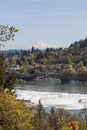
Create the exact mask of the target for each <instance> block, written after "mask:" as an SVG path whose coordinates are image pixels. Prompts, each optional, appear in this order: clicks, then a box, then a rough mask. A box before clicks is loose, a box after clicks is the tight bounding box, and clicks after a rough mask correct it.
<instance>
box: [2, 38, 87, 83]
mask: <svg viewBox="0 0 87 130" xmlns="http://www.w3.org/2000/svg"><path fill="white" fill-rule="evenodd" d="M1 53H4V54H5V58H6V63H7V65H8V68H7V74H8V75H9V73H10V72H15V75H16V78H17V79H18V80H19V81H22V80H23V81H27V82H31V81H34V82H35V81H37V80H38V81H40V80H42V81H43V80H45V81H46V80H50V79H53V80H55V79H56V80H57V82H58V84H60V83H61V84H68V83H71V82H72V81H73V82H75V83H78V82H79V83H83V84H87V39H85V40H80V41H78V42H75V43H73V44H71V45H70V46H69V47H68V48H46V49H45V50H39V49H38V48H34V47H32V48H31V50H8V51H2V52H1Z"/></svg>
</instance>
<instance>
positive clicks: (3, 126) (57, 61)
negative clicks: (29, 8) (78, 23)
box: [0, 25, 87, 130]
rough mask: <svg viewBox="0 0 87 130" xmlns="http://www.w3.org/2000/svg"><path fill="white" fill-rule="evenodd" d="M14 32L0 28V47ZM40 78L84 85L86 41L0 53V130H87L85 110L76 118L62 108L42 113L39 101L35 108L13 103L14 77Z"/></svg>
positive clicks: (7, 27) (11, 29) (31, 79)
mask: <svg viewBox="0 0 87 130" xmlns="http://www.w3.org/2000/svg"><path fill="white" fill-rule="evenodd" d="M16 32H18V29H16V28H15V27H13V26H12V27H9V26H4V25H0V42H1V43H2V44H0V46H3V42H6V41H9V40H14V34H15V33H16ZM48 74H49V75H48ZM44 75H45V77H44V78H46V79H45V80H46V81H47V80H48V79H49V77H50V76H51V78H58V79H60V80H61V83H63V84H65V83H69V82H71V81H72V80H75V81H81V82H86V81H87V39H85V40H81V41H79V42H75V43H74V44H73V45H71V46H70V47H69V48H67V49H66V48H65V49H62V48H59V49H53V48H47V49H46V50H39V49H35V48H34V47H32V49H31V50H28V51H26V50H21V51H11V52H10V51H8V52H2V51H1V53H0V130H87V114H86V110H87V109H84V110H83V112H84V113H83V114H84V115H83V116H82V117H81V118H78V117H76V116H75V115H72V114H70V113H68V112H67V111H64V110H62V109H59V110H57V111H55V110H54V108H52V109H51V110H50V113H46V111H45V110H44V108H43V105H42V104H41V102H40V100H39V103H38V105H37V108H36V109H35V108H32V107H31V105H30V106H27V105H25V103H24V101H23V100H22V101H19V100H16V95H15V91H14V87H15V81H16V78H17V79H18V80H20V79H22V80H23V82H24V80H25V81H33V80H35V78H36V77H40V78H41V77H43V76H44ZM55 76H56V77H55ZM50 80H51V81H52V79H50ZM35 82H37V80H36V81H35ZM57 82H58V83H59V81H58V80H57Z"/></svg>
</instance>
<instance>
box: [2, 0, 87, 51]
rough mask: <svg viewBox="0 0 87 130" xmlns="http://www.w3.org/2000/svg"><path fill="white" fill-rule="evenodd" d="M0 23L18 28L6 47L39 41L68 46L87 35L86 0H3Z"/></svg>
mask: <svg viewBox="0 0 87 130" xmlns="http://www.w3.org/2000/svg"><path fill="white" fill-rule="evenodd" d="M0 24H3V25H9V26H12V25H13V26H15V27H17V28H18V29H19V32H18V33H17V34H16V36H15V41H14V42H12V41H10V42H8V44H6V47H5V49H13V48H18V49H21V48H23V47H25V46H31V45H33V44H34V43H35V42H36V41H42V42H45V43H48V44H50V45H54V46H55V47H68V46H69V45H70V44H71V43H73V42H75V41H79V40H81V39H85V38H87V0H0Z"/></svg>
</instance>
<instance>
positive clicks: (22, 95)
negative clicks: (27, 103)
mask: <svg viewBox="0 0 87 130" xmlns="http://www.w3.org/2000/svg"><path fill="white" fill-rule="evenodd" d="M17 98H18V99H24V100H31V102H33V103H34V104H36V105H37V104H38V102H39V100H40V101H41V103H42V104H43V106H44V107H52V106H53V107H56V108H64V109H82V108H84V107H87V95H86V94H75V93H61V92H41V91H29V90H17Z"/></svg>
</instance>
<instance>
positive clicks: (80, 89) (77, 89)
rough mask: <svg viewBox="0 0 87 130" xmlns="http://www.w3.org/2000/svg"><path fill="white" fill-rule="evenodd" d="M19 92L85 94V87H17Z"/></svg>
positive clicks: (69, 85) (86, 90) (86, 89)
mask: <svg viewBox="0 0 87 130" xmlns="http://www.w3.org/2000/svg"><path fill="white" fill-rule="evenodd" d="M16 88H17V89H19V90H30V91H43V92H63V93H79V94H87V86H83V85H71V84H68V85H55V86H53V85H36V84H33V85H17V87H16Z"/></svg>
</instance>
